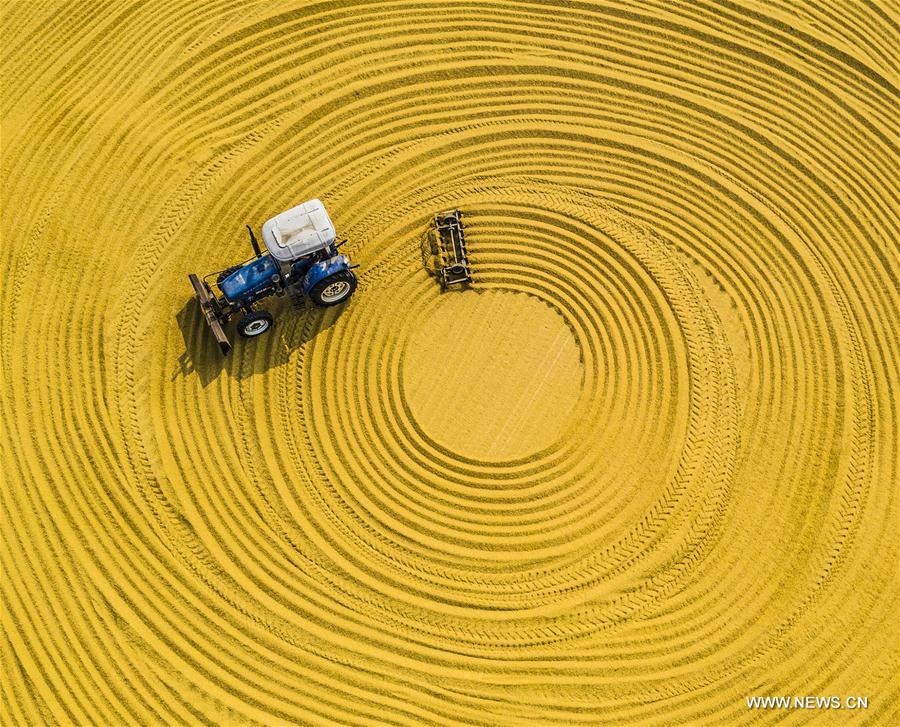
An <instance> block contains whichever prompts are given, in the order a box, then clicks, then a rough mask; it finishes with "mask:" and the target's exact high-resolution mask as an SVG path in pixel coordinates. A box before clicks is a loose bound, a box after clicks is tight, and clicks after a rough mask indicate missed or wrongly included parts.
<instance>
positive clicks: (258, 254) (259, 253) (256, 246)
mask: <svg viewBox="0 0 900 727" xmlns="http://www.w3.org/2000/svg"><path fill="white" fill-rule="evenodd" d="M247 232H249V233H250V244H251V245H253V252H255V253H256V257H262V250H260V249H259V243H258V242H257V241H256V235H254V234H253V228H251V227H250V225H247Z"/></svg>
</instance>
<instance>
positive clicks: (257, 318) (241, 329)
mask: <svg viewBox="0 0 900 727" xmlns="http://www.w3.org/2000/svg"><path fill="white" fill-rule="evenodd" d="M274 325H275V319H274V318H272V314H271V313H269V312H267V311H264V310H255V311H253V312H252V313H248V314H247V315H245V316H244V317H243V318H241V319H240V320H239V321H238V322H237V332H238V333H239V334H240V335H241V336H242V337H244V338H255V337H256V336H261V335H262V334H263V333H265V332H266V331H268V330H269V329H270V328H271V327H272V326H274Z"/></svg>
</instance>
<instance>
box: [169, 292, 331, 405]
mask: <svg viewBox="0 0 900 727" xmlns="http://www.w3.org/2000/svg"><path fill="white" fill-rule="evenodd" d="M345 307H346V304H344V305H338V306H335V307H333V308H317V307H315V306H313V305H312V304H311V303H307V304H306V305H305V306H301V307H300V308H296V307H294V305H293V304H292V303H291V302H290V301H289V300H286V299H284V300H282V299H276V300H275V301H273V303H272V304H270V305H268V306H267V307H266V310H268V311H269V312H270V313H271V314H272V315H273V316H274V317H275V327H274V328H273V329H272V330H271V332H269V333H266V334H264V335H263V336H262V337H261V338H260V340H259V341H255V340H245V339H243V338H241V337H240V336H239V335H238V334H237V332H236V331H235V330H234V324H233V323H231V324H230V325H228V326H226V332H227V334H228V337H229V339H231V342H232V344H233V345H234V348H233V349H232V350H231V353H229V354H228V355H227V356H223V355H222V351H221V350H220V349H219V346H218V345H217V344H216V341H215V339H214V338H213V335H212V332H211V331H210V330H209V327H208V326H207V324H206V321H205V320H204V317H203V312H202V311H201V310H200V303H199V302H198V301H197V299H196V298H193V297H191V298H189V299H188V300H187V302H185V304H184V305H183V306H182V308H181V310H180V311H178V313H176V314H175V319H176V320H177V322H178V328H179V329H180V330H181V337H182V339H183V340H184V352H183V353H182V354H181V355H180V356H179V357H178V361H177V366H176V368H175V371H174V372H173V374H172V377H171V380H172V381H175V380H176V379H178V378H179V377H186V376H189V375H191V374H196V375H197V376H198V377H199V379H200V384H201V385H202V386H203V388H204V389H205V388H206V387H207V386H209V385H210V384H211V383H212V382H213V381H215V380H216V379H217V378H218V377H219V376H220V375H221V374H222V372H223V371H226V370H227V371H228V372H229V375H230V376H232V377H234V378H237V379H246V378H249V377H251V376H254V375H256V374H259V373H262V372H264V371H268V370H269V369H274V368H278V367H279V366H281V365H282V364H285V363H287V362H288V360H289V359H290V357H291V355H292V354H293V353H294V352H295V351H296V350H297V349H298V348H299V347H300V346H302V345H304V344H305V343H307V342H309V341H311V340H312V339H314V338H315V337H316V336H318V335H319V334H320V333H322V332H323V331H326V330H328V329H329V328H331V327H332V326H333V325H334V324H335V323H336V322H337V320H338V318H339V317H340V315H341V313H342V312H343V310H344V308H345ZM267 337H274V338H275V342H274V345H272V344H270V345H268V346H266V349H265V350H266V356H258V355H256V352H255V351H254V350H253V348H254V346H257V345H261V346H265V345H266V343H267V342H266V341H265V340H264V339H265V338H267Z"/></svg>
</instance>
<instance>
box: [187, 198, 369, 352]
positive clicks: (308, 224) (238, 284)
mask: <svg viewBox="0 0 900 727" xmlns="http://www.w3.org/2000/svg"><path fill="white" fill-rule="evenodd" d="M247 231H248V232H249V233H250V244H251V245H252V246H253V251H254V253H255V255H254V256H253V257H252V258H250V259H248V260H245V261H244V262H242V263H241V264H239V265H235V266H233V267H230V268H226V269H225V270H221V271H218V272H215V273H210V274H209V275H206V276H204V277H203V278H202V279H200V278H198V277H197V276H196V275H194V274H193V273H191V274H190V275H189V276H188V279H189V280H190V281H191V285H192V286H193V288H194V294H195V295H196V296H197V300H198V302H199V303H200V310H201V311H202V312H203V315H204V317H205V318H206V320H207V322H208V323H209V326H210V328H211V329H212V332H213V335H214V336H215V338H216V342H217V343H218V344H219V348H220V349H221V350H222V353H223V354H227V353H228V352H229V351H230V350H231V341H229V339H228V336H227V335H226V334H225V325H226V324H227V323H228V320H229V318H231V317H232V316H234V315H238V314H242V315H241V317H240V318H238V320H237V324H236V328H237V332H238V334H240V335H241V336H242V337H243V338H255V337H256V336H260V335H262V334H263V333H265V332H266V331H268V330H270V329H271V328H272V327H273V326H274V325H275V321H274V319H273V317H272V314H271V313H269V312H268V311H264V310H255V309H254V307H253V306H254V304H255V303H257V302H258V301H260V300H262V299H263V298H267V297H269V296H271V295H278V296H281V295H285V294H287V295H289V296H290V297H291V298H293V299H294V301H295V302H297V303H302V302H303V301H305V300H310V301H311V302H312V303H313V304H315V305H318V306H332V305H337V304H338V303H343V302H344V301H346V300H347V299H348V298H350V296H351V295H353V291H355V290H356V284H357V280H356V275H355V274H354V273H353V268H355V267H358V266H356V265H351V264H350V260H349V258H348V257H347V256H346V255H342V254H340V253H339V252H338V248H339V247H340V246H341V245H343V244H344V243H345V242H346V240H343V241H341V242H335V240H336V237H335V230H334V225H333V224H332V222H331V218H330V217H329V216H328V212H327V211H326V210H325V206H324V205H323V204H322V202H321V201H320V200H318V199H312V200H309V201H308V202H304V203H303V204H300V205H297V206H296V207H292V208H291V209H289V210H287V211H285V212H282V213H281V214H278V215H275V217H273V218H272V219H270V220H268V221H267V222H266V223H265V224H264V225H263V228H262V237H263V242H264V243H265V246H266V253H263V252H262V250H261V249H260V246H259V242H257V240H256V236H255V235H254V234H253V229H252V228H251V227H250V225H247ZM213 285H215V288H217V289H218V293H216V291H215V289H214V288H213Z"/></svg>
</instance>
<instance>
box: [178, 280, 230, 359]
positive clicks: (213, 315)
mask: <svg viewBox="0 0 900 727" xmlns="http://www.w3.org/2000/svg"><path fill="white" fill-rule="evenodd" d="M188 279H189V280H190V281H191V285H192V286H194V295H196V296H197V301H198V302H199V303H200V310H202V311H203V315H204V317H205V318H206V322H207V323H209V327H210V328H211V329H212V332H213V335H214V336H215V337H216V343H218V344H219V348H221V349H222V353H223V354H224V353H228V352H229V351H230V350H231V341H229V340H228V336H226V335H225V329H224V328H222V314H223V311H222V309H221V306H220V305H219V301H218V300H217V299H216V296H215V295H214V294H213V292H212V289H211V288H210V287H209V285H208V284H207V283H206V281H205V280H200V278H198V277H197V276H196V275H194V273H191V274H190V275H188Z"/></svg>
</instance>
